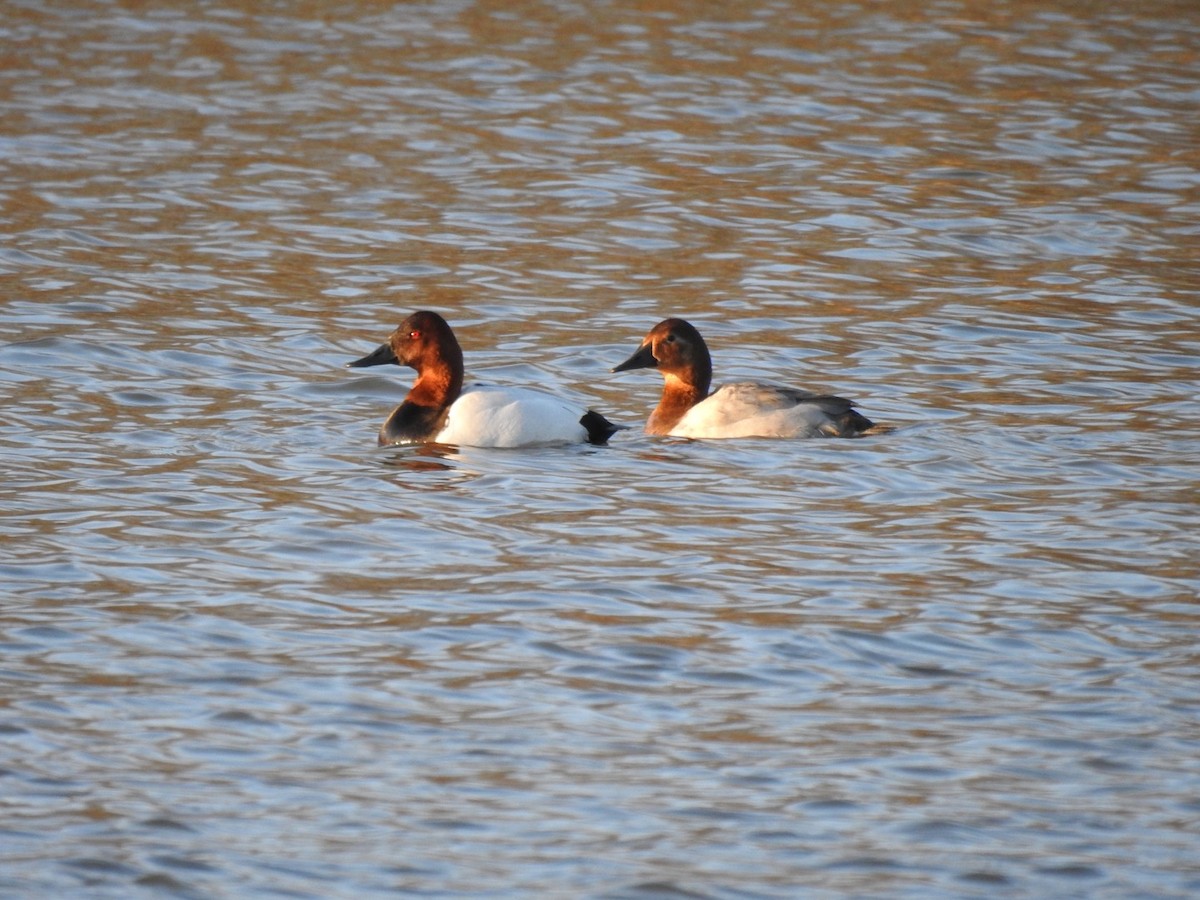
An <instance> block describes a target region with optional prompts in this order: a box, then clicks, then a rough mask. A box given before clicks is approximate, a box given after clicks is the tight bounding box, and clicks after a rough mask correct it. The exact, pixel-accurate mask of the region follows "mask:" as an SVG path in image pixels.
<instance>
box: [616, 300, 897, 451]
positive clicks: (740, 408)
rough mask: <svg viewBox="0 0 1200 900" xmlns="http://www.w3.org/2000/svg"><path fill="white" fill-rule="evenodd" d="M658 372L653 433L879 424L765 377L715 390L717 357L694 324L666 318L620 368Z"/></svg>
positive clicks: (824, 432)
mask: <svg viewBox="0 0 1200 900" xmlns="http://www.w3.org/2000/svg"><path fill="white" fill-rule="evenodd" d="M628 369H658V370H659V371H660V372H662V376H663V380H664V384H663V393H662V398H661V399H660V400H659V401H658V406H657V407H655V410H654V412H653V413H651V414H650V418H649V420H647V422H646V432H647V433H648V434H665V435H671V436H673V437H686V438H737V437H789V438H809V437H857V436H858V435H860V434H862V433H864V432H865V431H867V430H868V429H870V428H873V427H875V426H874V423H872V422H871V420H869V419H868V418H867V417H866V416H863V415H861V414H860V413H858V412H856V411H855V410H854V409H853V407H854V405H855V404H854V403H852V402H851V401H849V400H846V399H843V398H842V397H833V396H830V395H828V394H814V393H811V392H809V391H802V390H797V389H795V388H787V387H780V386H779V385H775V384H767V383H763V382H757V381H743V382H738V383H736V384H726V385H723V386H722V387H720V388H719V389H717V390H716V391H714V392H713V393H712V394H709V392H708V388H709V384H710V383H711V381H712V357H711V356H709V353H708V345H707V344H705V343H704V338H702V337H701V336H700V332H699V331H697V330H696V329H695V328H694V327H693V326H692V325H691V324H690V323H688V322H685V321H684V320H683V319H664V320H663V321H661V322H659V323H658V324H657V325H655V326H654V327H653V328H652V329H650V333H649V334H647V335H646V337H645V339H644V340H643V341H642V345H641V346H640V347H638V349H637V351H636V352H635V353H634V354H633V356H631V357H629V359H627V360H625V362H623V363H621V364H620V365H619V366H617V367H616V368H615V369H613V371H614V372H624V371H626V370H628Z"/></svg>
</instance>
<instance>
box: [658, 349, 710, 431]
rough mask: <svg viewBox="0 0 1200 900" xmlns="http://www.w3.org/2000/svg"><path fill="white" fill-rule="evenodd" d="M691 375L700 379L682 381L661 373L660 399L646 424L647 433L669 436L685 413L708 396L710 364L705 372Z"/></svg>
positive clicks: (671, 374) (668, 373)
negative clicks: (661, 388)
mask: <svg viewBox="0 0 1200 900" xmlns="http://www.w3.org/2000/svg"><path fill="white" fill-rule="evenodd" d="M693 375H694V376H695V375H702V377H692V378H687V379H684V378H680V377H679V376H677V375H675V374H673V373H670V372H664V373H663V392H662V397H660V398H659V401H658V406H656V407H655V408H654V412H653V413H651V414H650V420H649V421H648V422H647V423H646V431H647V432H648V433H650V434H670V433H671V429H673V428H674V427H675V426H676V425H678V424H679V420H680V419H682V418H683V417H684V416H685V415H686V414H687V411H688V410H689V409H691V408H692V407H693V406H695V405H696V404H697V403H699V402H700V401H701V400H703V399H704V398H705V397H707V396H708V385H709V382H710V381H711V380H712V366H711V364H710V365H709V367H708V370H707V371H704V372H702V373H693Z"/></svg>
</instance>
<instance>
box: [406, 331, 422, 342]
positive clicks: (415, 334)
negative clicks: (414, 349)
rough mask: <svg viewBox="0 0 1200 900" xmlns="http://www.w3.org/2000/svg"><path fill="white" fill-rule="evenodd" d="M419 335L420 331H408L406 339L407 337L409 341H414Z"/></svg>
mask: <svg viewBox="0 0 1200 900" xmlns="http://www.w3.org/2000/svg"><path fill="white" fill-rule="evenodd" d="M420 336H421V332H419V331H410V332H409V333H408V339H409V340H410V341H415V340H416V339H417V338H419V337H420Z"/></svg>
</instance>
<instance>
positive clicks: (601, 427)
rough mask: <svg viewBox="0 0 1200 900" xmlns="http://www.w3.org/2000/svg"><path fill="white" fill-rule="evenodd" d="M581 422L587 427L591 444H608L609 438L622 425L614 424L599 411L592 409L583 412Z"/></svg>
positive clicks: (588, 439)
mask: <svg viewBox="0 0 1200 900" xmlns="http://www.w3.org/2000/svg"><path fill="white" fill-rule="evenodd" d="M579 424H580V425H582V426H583V427H584V428H585V429H587V441H588V443H589V444H607V443H608V439H609V438H610V437H612V436H613V435H614V434H616V433H617V432H618V431H620V430H621V426H620V425H614V424H613V423H612V422H610V421H608V419H606V418H604V416H602V415H600V413H598V412H592V411H591V410H590V409H589V410H588V411H587V412H585V413H584V414H583V418H581V419H580V420H579Z"/></svg>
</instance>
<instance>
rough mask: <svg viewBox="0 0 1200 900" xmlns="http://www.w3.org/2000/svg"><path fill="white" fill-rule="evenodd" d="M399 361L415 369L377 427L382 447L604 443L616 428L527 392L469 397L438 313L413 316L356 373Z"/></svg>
mask: <svg viewBox="0 0 1200 900" xmlns="http://www.w3.org/2000/svg"><path fill="white" fill-rule="evenodd" d="M388 363H395V364H396V365H398V366H409V367H411V368H413V369H416V370H417V380H416V381H415V382H414V383H413V386H412V387H411V388H410V389H409V391H408V396H407V397H405V398H404V402H403V403H401V404H400V405H399V406H397V407H396V408H395V409H394V410H392V414H391V415H390V416H388V417H387V421H385V422H384V423H383V426H382V427H381V428H380V429H379V443H380V444H408V443H419V442H422V441H433V442H434V443H438V444H457V445H465V446H470V447H527V446H534V445H538V444H573V443H580V442H583V441H587V442H588V443H591V444H603V443H605V442H606V441H607V440H608V439H609V437H610V436H611V435H612V434H613V432H615V431H616V430H617V428H616V426H615V425H613V424H612V423H611V422H609V421H608V420H607V419H605V418H604V416H602V415H600V414H599V413H595V412H592V411H591V410H590V409H589V410H586V411H584V412H583V413H582V414H580V411H579V410H578V409H575V408H573V407H572V406H570V405H568V404H567V403H566V402H564V401H561V400H558V399H557V398H555V397H552V396H550V395H549V394H543V393H540V392H538V391H532V390H528V389H524V388H494V387H486V388H484V387H479V388H470V389H468V390H467V391H465V392H464V391H463V389H462V383H463V355H462V348H461V347H460V346H459V344H458V339H457V338H456V337H455V336H454V332H453V331H451V330H450V326H449V325H448V324H447V323H446V320H445V319H443V318H442V317H441V316H439V315H438V314H437V313H435V312H428V311H424V310H422V311H421V312H415V313H413V314H412V315H411V316H409V317H408V318H407V319H405V320H404V321H403V322H401V323H400V327H398V328H397V329H396V330H395V331H393V332H392V334H391V337H389V338H388V342H387V343H386V344H384V345H383V346H381V347H379V348H378V349H377V350H375V352H374V353H369V354H367V355H366V356H364V357H363V358H362V359H356V360H355V361H354V362H351V363H346V365H347V366H348V367H350V368H363V367H365V366H382V365H386V364H388Z"/></svg>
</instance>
